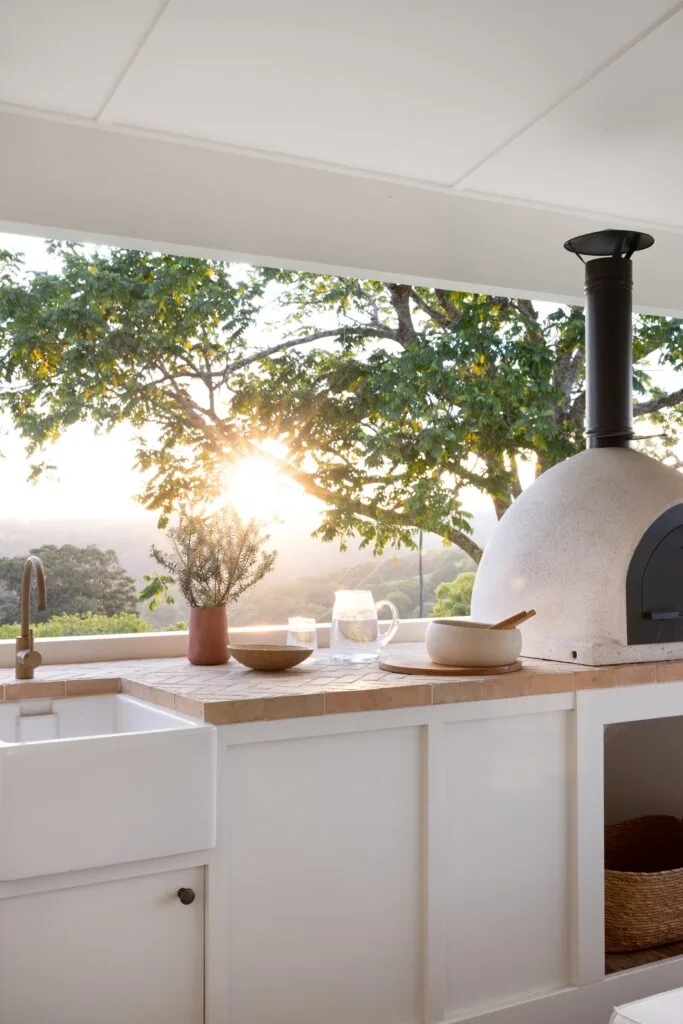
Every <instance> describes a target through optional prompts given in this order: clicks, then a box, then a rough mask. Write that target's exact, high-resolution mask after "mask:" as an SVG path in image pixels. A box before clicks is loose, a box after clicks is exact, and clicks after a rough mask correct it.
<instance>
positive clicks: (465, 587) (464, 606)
mask: <svg viewBox="0 0 683 1024" xmlns="http://www.w3.org/2000/svg"><path fill="white" fill-rule="evenodd" d="M474 576H475V574H474V573H473V572H461V573H459V574H458V575H457V576H456V577H455V579H454V580H451V582H450V583H439V585H438V587H437V588H436V603H435V605H434V607H433V608H432V616H434V617H439V616H442V617H444V618H446V617H449V616H452V615H469V614H470V608H471V606H472V590H473V588H474Z"/></svg>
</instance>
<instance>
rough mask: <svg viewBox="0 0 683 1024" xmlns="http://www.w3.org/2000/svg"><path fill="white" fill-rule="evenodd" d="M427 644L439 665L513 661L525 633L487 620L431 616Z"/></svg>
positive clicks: (480, 665) (475, 665) (469, 665)
mask: <svg viewBox="0 0 683 1024" xmlns="http://www.w3.org/2000/svg"><path fill="white" fill-rule="evenodd" d="M425 646H426V648H427V654H428V655H429V657H430V658H431V659H432V661H434V662H436V664H437V665H458V666H461V667H462V668H484V667H493V666H499V665H511V664H512V663H513V661H516V660H517V658H518V657H519V655H520V651H521V650H522V634H521V633H520V631H519V630H518V629H491V628H490V627H489V626H488V624H487V623H485V622H469V621H468V620H463V619H432V621H431V622H430V623H429V625H428V626H427V632H426V633H425Z"/></svg>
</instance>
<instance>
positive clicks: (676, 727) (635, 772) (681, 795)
mask: <svg viewBox="0 0 683 1024" xmlns="http://www.w3.org/2000/svg"><path fill="white" fill-rule="evenodd" d="M604 749H605V776H604V777H605V792H604V806H605V825H610V824H612V823H613V822H617V821H625V820H627V819H630V818H638V817H641V816H642V815H647V814H670V815H673V816H675V817H678V818H683V717H680V716H678V717H671V718H652V719H648V720H646V721H635V722H624V723H619V724H615V725H607V726H605V748H604ZM682 912H683V908H682ZM677 956H683V937H682V941H680V942H674V943H671V944H669V945H666V946H656V947H654V948H652V949H643V950H636V951H633V952H623V953H607V954H606V957H605V973H606V974H614V973H616V972H617V971H625V970H629V969H630V968H632V967H640V966H642V965H643V964H649V963H655V962H657V961H659V960H666V959H669V958H671V957H677Z"/></svg>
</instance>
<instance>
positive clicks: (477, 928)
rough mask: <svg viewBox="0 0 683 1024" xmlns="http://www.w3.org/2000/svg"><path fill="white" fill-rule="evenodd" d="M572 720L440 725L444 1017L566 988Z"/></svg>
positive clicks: (555, 717)
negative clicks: (443, 781)
mask: <svg viewBox="0 0 683 1024" xmlns="http://www.w3.org/2000/svg"><path fill="white" fill-rule="evenodd" d="M568 719H569V715H567V714H566V713H564V712H552V713H546V714H537V715H525V716H519V717H514V718H497V719H496V718H490V719H480V720H478V721H472V722H458V723H454V724H452V725H449V726H447V727H446V728H445V744H446V753H445V762H446V773H447V786H446V789H447V793H446V797H445V803H446V814H447V822H446V828H447V829H448V840H447V842H448V850H449V857H448V881H447V888H446V891H445V893H444V899H445V902H446V919H447V924H446V933H447V957H446V960H447V966H446V971H447V982H446V1007H447V1010H448V1013H447V1014H446V1016H447V1017H450V1016H455V1015H456V1014H460V1013H463V1012H465V1011H467V1010H475V1009H479V1008H481V1009H482V1010H483V1009H486V1008H489V1007H493V1006H495V1005H499V1004H501V1003H504V1002H508V1001H510V1002H513V1001H514V1000H515V999H516V998H518V997H524V996H526V995H530V994H532V993H538V992H542V991H550V990H552V989H556V988H559V987H561V986H563V985H566V984H568V983H569V973H570V958H569V945H570V934H569V807H568V792H567V789H568V787H567V775H568Z"/></svg>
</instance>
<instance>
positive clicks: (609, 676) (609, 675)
mask: <svg viewBox="0 0 683 1024" xmlns="http://www.w3.org/2000/svg"><path fill="white" fill-rule="evenodd" d="M574 680H575V687H576V689H577V690H603V689H606V688H607V687H610V686H614V672H613V671H612V668H611V666H610V667H607V668H594V669H587V670H586V671H584V672H577V673H576V675H575V676H574Z"/></svg>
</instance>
